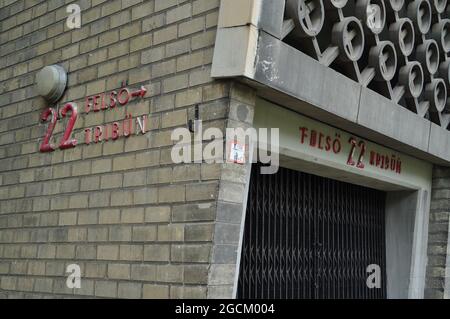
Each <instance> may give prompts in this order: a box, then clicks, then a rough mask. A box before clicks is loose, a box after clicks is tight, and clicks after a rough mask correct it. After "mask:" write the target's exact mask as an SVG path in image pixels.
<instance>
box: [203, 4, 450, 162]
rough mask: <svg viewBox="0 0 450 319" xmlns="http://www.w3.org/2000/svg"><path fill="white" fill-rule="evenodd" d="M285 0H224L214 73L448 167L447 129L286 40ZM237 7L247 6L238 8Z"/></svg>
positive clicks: (368, 136)
mask: <svg viewBox="0 0 450 319" xmlns="http://www.w3.org/2000/svg"><path fill="white" fill-rule="evenodd" d="M283 2H284V1H283ZM280 3H281V2H280V1H278V0H270V1H268V0H228V1H222V3H221V11H220V19H219V28H218V32H217V39H216V46H215V50H214V58H213V66H212V74H211V75H212V77H213V78H217V79H219V78H236V79H238V80H239V81H242V82H245V83H246V84H248V85H250V86H252V87H254V88H256V89H257V92H258V95H259V96H260V97H262V98H265V99H267V100H269V101H271V102H274V103H276V104H279V105H282V106H284V107H287V108H290V109H292V110H294V111H296V112H299V113H302V114H305V115H307V116H309V117H311V118H314V119H316V120H319V121H322V122H324V123H327V124H329V125H332V126H335V127H337V128H339V129H342V130H345V131H348V132H350V133H353V134H356V135H359V136H361V137H363V138H366V139H368V140H371V141H373V142H375V143H378V144H381V145H384V146H387V147H389V148H392V149H395V150H397V151H400V152H403V153H405V154H408V155H411V156H414V157H417V158H419V159H423V160H426V161H429V162H431V163H434V164H438V165H444V166H450V132H449V131H447V130H445V129H444V128H442V127H440V126H438V125H436V124H434V123H432V122H430V121H429V120H427V119H425V118H422V117H420V116H419V115H417V114H415V113H413V112H411V111H409V110H407V109H405V108H404V107H402V106H400V105H398V104H395V103H393V102H392V101H391V100H389V99H387V98H385V97H384V96H382V95H380V94H378V93H376V92H374V91H372V90H370V89H367V88H365V87H363V86H362V85H360V84H359V83H357V82H355V81H353V80H351V79H349V78H347V77H346V76H344V75H342V74H340V73H338V72H336V71H334V70H333V69H331V68H328V67H325V66H324V65H322V64H320V63H319V62H317V61H316V60H314V59H313V58H311V57H309V56H307V55H305V54H304V53H302V52H300V51H298V50H296V49H295V48H293V47H290V46H289V45H287V44H285V43H284V42H283V41H281V40H280V39H281V37H282V35H281V34H282V32H283V30H282V29H281V28H280V27H279V26H282V25H283V22H282V21H278V20H279V19H280V18H279V17H282V14H279V12H278V11H280V10H284V7H283V6H281V5H280ZM233 6H234V9H233V8H232V7H233ZM236 6H242V10H237V11H236ZM270 10H272V11H270ZM230 12H235V15H230ZM269 12H272V13H274V14H272V15H270V14H269ZM228 16H229V18H227V17H228Z"/></svg>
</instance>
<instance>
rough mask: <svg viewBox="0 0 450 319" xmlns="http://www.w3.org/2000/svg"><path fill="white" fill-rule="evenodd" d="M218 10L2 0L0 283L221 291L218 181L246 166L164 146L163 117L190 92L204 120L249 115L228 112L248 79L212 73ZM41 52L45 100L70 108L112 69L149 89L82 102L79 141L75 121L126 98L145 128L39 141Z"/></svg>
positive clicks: (84, 121)
mask: <svg viewBox="0 0 450 319" xmlns="http://www.w3.org/2000/svg"><path fill="white" fill-rule="evenodd" d="M69 3H77V4H79V5H80V6H81V9H82V12H81V14H82V27H81V29H74V30H69V29H68V28H67V26H66V18H67V16H68V14H67V13H66V5H67V4H69ZM218 10H219V0H111V1H106V0H92V1H87V0H82V1H64V0H50V1H43V0H0V21H1V22H0V161H1V164H0V297H55V296H58V297H70V296H85V297H93V296H95V297H132V298H205V297H207V296H209V295H210V296H211V297H214V296H227V297H231V296H232V291H231V290H230V287H231V286H232V284H233V280H234V276H233V273H232V272H233V269H231V268H233V267H231V266H230V265H232V266H234V265H235V259H236V258H237V257H236V256H237V255H236V253H237V249H236V240H235V238H233V237H231V236H229V235H227V234H228V233H229V229H230V228H231V231H230V233H231V234H235V232H234V227H233V226H232V225H233V223H235V222H237V223H238V224H239V219H238V220H234V219H233V218H232V217H230V216H228V215H227V212H228V211H230V214H232V213H234V212H235V210H234V208H233V206H232V205H234V204H235V203H236V202H237V205H239V202H240V201H241V199H240V196H242V194H241V193H239V194H238V193H236V192H233V193H232V194H233V195H230V194H229V193H228V190H230V189H233V190H234V186H235V185H234V184H233V182H234V181H238V184H239V185H241V184H242V183H241V182H240V176H241V175H245V172H239V171H238V172H236V173H235V175H233V176H234V177H230V175H228V173H227V172H231V171H233V169H234V168H233V167H229V166H226V167H224V168H223V169H222V166H221V165H220V164H206V163H202V164H187V165H174V164H173V163H172V161H171V158H170V152H171V147H172V144H173V143H174V142H173V141H171V133H172V130H173V129H174V128H176V127H186V126H187V122H188V120H189V119H192V118H193V115H194V106H195V105H197V104H198V105H199V114H200V119H202V120H203V121H205V123H204V125H205V126H215V127H219V128H222V129H223V128H224V127H225V126H226V125H227V123H228V122H227V119H228V116H230V123H231V122H232V120H237V121H243V122H245V121H249V120H250V115H249V117H248V118H247V116H241V115H239V114H243V113H242V112H240V111H239V110H242V107H241V105H244V106H243V108H244V111H245V110H246V106H245V104H246V103H247V102H246V94H247V91H246V90H245V89H244V90H243V89H235V88H234V87H233V88H232V85H230V83H229V82H223V81H213V80H212V79H211V78H210V73H211V61H212V55H213V48H214V42H215V35H216V26H217V21H218ZM49 64H61V65H62V66H63V67H64V68H65V69H66V71H68V89H67V90H66V92H65V94H64V96H63V97H62V99H61V101H60V103H59V104H58V105H57V106H61V104H62V103H65V102H68V101H75V102H77V103H78V105H79V106H80V110H82V109H83V108H82V106H83V104H84V98H85V96H86V95H92V94H96V93H101V92H104V91H111V90H116V89H118V88H120V87H121V82H122V81H128V87H130V88H139V87H140V86H141V85H144V86H145V87H146V89H147V90H148V93H147V95H146V96H145V98H144V99H143V100H138V101H137V102H132V103H130V104H129V105H128V106H127V109H126V110H125V108H124V109H121V110H120V113H116V112H99V113H96V114H89V116H87V115H86V114H84V112H82V114H80V118H79V120H78V122H77V126H76V128H75V132H74V133H75V134H74V135H75V137H76V138H78V139H79V140H80V141H83V140H84V139H83V138H84V137H83V128H84V127H88V126H89V127H90V126H95V125H99V124H104V123H111V122H112V121H114V120H117V119H120V118H123V116H124V114H125V111H130V112H131V113H132V114H133V115H134V116H138V115H142V114H149V117H150V121H149V122H150V123H151V124H150V126H151V131H150V132H149V133H147V134H146V135H143V136H132V137H130V138H128V139H119V140H117V141H114V142H109V143H98V144H92V145H84V144H83V143H82V142H80V145H78V146H77V147H76V148H74V149H70V150H65V151H60V150H57V151H55V152H53V153H47V154H43V153H39V152H38V147H39V143H40V142H41V141H42V138H43V136H44V133H45V130H46V124H41V123H40V122H39V116H40V114H41V112H42V111H43V109H44V108H45V107H46V103H45V102H44V101H43V100H42V99H41V98H39V97H37V96H36V95H35V93H34V91H33V82H34V77H35V74H36V72H37V71H38V70H40V69H41V68H42V67H44V66H46V65H49ZM230 96H231V98H230ZM242 101H244V102H243V103H242ZM248 104H252V102H249V103H248ZM236 110H238V111H236ZM233 112H234V113H233ZM236 112H237V113H236ZM244 113H245V112H244ZM236 114H237V115H236ZM250 114H251V113H250ZM62 130H63V128H62V126H58V127H57V129H56V134H55V137H56V140H59V138H60V136H61V134H62ZM239 189H240V188H239ZM217 199H219V207H220V208H219V209H217ZM216 210H217V211H216ZM216 218H217V219H218V220H220V221H221V223H218V224H216V225H215V221H216ZM230 225H231V226H230ZM214 231H216V233H217V234H220V235H217V236H214ZM214 243H216V244H217V245H220V246H219V247H217V248H216V249H213V244H214ZM224 256H225V257H224ZM211 261H212V262H213V264H214V266H213V267H210V262H211ZM68 264H79V265H80V267H81V271H82V289H75V290H71V289H68V288H67V287H66V284H65V282H66V276H67V274H66V273H65V268H66V266H67V265H68ZM221 264H226V265H228V266H227V267H225V268H226V270H227V271H228V270H229V271H230V275H229V276H226V275H224V273H223V272H222V270H223V269H224V267H221V266H220V265H221ZM208 283H210V285H211V286H214V287H216V289H211V290H210V291H211V292H210V293H208ZM222 286H225V288H224V289H221V287H222ZM222 292H224V293H222Z"/></svg>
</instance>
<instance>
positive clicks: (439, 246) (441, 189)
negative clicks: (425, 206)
mask: <svg viewBox="0 0 450 319" xmlns="http://www.w3.org/2000/svg"><path fill="white" fill-rule="evenodd" d="M449 216H450V168H448V167H438V166H435V167H434V169H433V189H432V196H431V210H430V225H429V240H428V265H427V281H426V289H425V298H429V299H431V298H433V299H443V298H445V299H448V298H450V281H449V274H450V272H449V270H450V254H449V248H450V245H449V221H450V219H449Z"/></svg>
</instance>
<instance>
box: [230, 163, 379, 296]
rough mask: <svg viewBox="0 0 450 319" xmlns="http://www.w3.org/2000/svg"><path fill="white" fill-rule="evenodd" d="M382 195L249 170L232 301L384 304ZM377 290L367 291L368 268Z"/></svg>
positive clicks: (303, 177) (311, 178)
mask: <svg viewBox="0 0 450 319" xmlns="http://www.w3.org/2000/svg"><path fill="white" fill-rule="evenodd" d="M385 201H386V193H384V192H381V191H378V190H374V189H370V188H366V187H361V186H357V185H352V184H348V183H343V182H339V181H336V180H332V179H327V178H323V177H319V176H315V175H310V174H306V173H302V172H298V171H294V170H290V169H286V168H280V170H279V172H278V173H277V174H274V175H261V174H260V169H259V165H253V168H252V175H251V182H250V188H249V195H248V204H247V213H246V214H247V215H246V221H245V230H244V240H243V246H242V254H241V264H240V273H239V283H238V295H237V297H238V298H256V299H264V298H275V299H300V298H309V299H322V298H363V299H369V298H386V278H385V268H386V261H385V260H386V253H385V251H386V247H385V217H384V216H385ZM372 264H376V265H378V266H379V267H380V269H381V288H372V289H369V288H368V286H367V284H366V281H367V278H368V277H369V275H370V273H367V272H366V269H367V267H368V266H369V265H372Z"/></svg>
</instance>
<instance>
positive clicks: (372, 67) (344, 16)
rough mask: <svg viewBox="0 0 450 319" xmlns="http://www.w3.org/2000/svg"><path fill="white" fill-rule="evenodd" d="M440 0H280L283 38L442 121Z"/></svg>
mask: <svg viewBox="0 0 450 319" xmlns="http://www.w3.org/2000/svg"><path fill="white" fill-rule="evenodd" d="M449 16H450V5H449V4H447V0H406V1H405V0H385V1H383V0H350V1H348V0H286V5H285V13H284V22H283V32H282V36H283V37H284V38H283V41H284V42H285V43H287V44H289V45H290V46H293V47H295V48H296V49H298V50H300V51H302V52H303V53H305V54H307V55H309V56H311V57H313V58H315V59H316V60H317V61H319V62H320V63H321V64H323V65H325V66H329V67H330V68H332V69H334V70H336V71H338V72H340V73H342V74H344V75H346V76H347V77H349V78H351V79H353V80H355V81H357V82H359V83H360V84H361V85H362V86H364V87H368V88H369V89H372V90H374V91H376V92H378V93H380V94H382V95H383V96H385V97H387V98H389V99H391V100H392V101H394V102H395V103H397V104H400V105H402V106H403V107H405V108H407V109H409V110H411V111H412V112H415V113H417V114H418V115H420V116H422V117H425V118H427V119H430V120H431V121H432V122H434V123H436V124H438V125H440V126H442V127H443V128H445V129H447V128H448V127H449V123H450V114H449V113H450V112H449V111H450V99H449V98H448V89H449V88H450V57H449V52H450V19H448V18H449Z"/></svg>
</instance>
